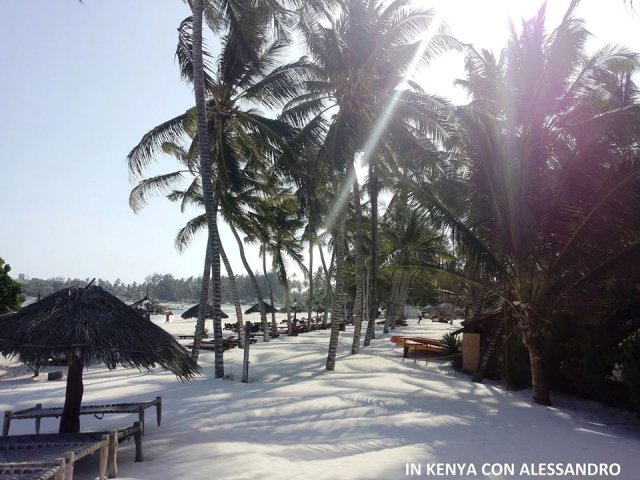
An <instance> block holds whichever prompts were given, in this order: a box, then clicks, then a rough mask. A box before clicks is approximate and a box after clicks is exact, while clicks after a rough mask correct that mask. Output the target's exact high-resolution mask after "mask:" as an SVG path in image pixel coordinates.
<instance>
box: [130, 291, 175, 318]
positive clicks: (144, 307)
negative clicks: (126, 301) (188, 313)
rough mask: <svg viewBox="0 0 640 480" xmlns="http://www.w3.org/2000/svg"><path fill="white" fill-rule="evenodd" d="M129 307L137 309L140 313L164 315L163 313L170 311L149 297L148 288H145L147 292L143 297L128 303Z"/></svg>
mask: <svg viewBox="0 0 640 480" xmlns="http://www.w3.org/2000/svg"><path fill="white" fill-rule="evenodd" d="M130 307H131V308H134V309H135V310H139V311H140V312H142V313H146V314H149V315H164V314H165V313H167V312H168V311H170V310H169V309H168V308H167V307H165V306H164V305H160V304H159V303H158V302H156V301H155V300H152V299H151V298H150V297H149V290H147V293H146V294H145V296H144V297H142V298H141V299H140V300H138V301H137V302H133V303H132V304H131V305H130Z"/></svg>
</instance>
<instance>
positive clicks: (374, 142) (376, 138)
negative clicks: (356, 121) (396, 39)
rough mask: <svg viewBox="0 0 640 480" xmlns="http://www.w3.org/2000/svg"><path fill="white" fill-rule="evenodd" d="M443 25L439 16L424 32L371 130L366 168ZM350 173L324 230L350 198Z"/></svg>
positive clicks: (353, 172)
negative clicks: (402, 96) (421, 60)
mask: <svg viewBox="0 0 640 480" xmlns="http://www.w3.org/2000/svg"><path fill="white" fill-rule="evenodd" d="M441 23H442V17H440V16H439V15H438V16H436V17H434V19H433V21H432V22H431V25H429V29H428V30H426V31H425V32H424V38H423V39H422V42H421V43H420V46H419V47H418V50H417V51H416V53H415V55H414V57H413V59H412V60H411V63H410V64H409V66H408V67H407V69H406V70H405V72H404V75H403V76H402V79H401V80H400V81H399V82H398V84H397V85H396V87H395V88H394V89H393V94H392V95H391V97H390V98H389V100H388V101H387V103H386V105H385V107H384V109H383V111H382V113H381V114H380V116H379V117H378V118H377V119H376V122H375V124H374V125H373V128H372V129H371V133H370V134H369V136H368V137H367V141H366V142H365V144H364V147H363V149H362V157H361V162H362V165H363V166H364V167H366V166H368V165H369V161H370V158H371V155H373V152H374V151H375V149H376V147H377V146H378V143H379V142H380V138H382V135H383V134H384V132H385V130H386V129H387V126H388V125H389V121H390V119H391V115H392V114H393V112H394V111H395V109H396V106H397V104H398V101H399V99H400V95H401V93H402V92H403V91H404V90H406V89H407V88H408V81H409V79H411V77H412V76H413V74H414V73H415V71H416V69H417V68H418V65H419V64H420V59H421V58H422V56H423V55H424V53H425V51H426V50H427V48H429V42H430V41H431V39H432V38H433V37H434V35H435V34H436V32H437V31H438V29H439V28H440V25H441ZM350 172H351V173H350V174H349V175H348V176H347V178H346V179H345V180H346V181H345V182H344V184H343V185H342V187H341V190H340V193H339V195H338V199H337V201H336V203H335V204H334V206H333V208H332V210H331V212H330V213H329V215H328V216H327V220H326V222H325V225H324V228H329V227H331V226H332V225H333V224H334V222H335V220H336V217H337V216H338V214H339V213H340V212H341V211H342V208H343V207H344V204H345V202H346V201H347V199H348V198H349V193H350V192H351V185H352V184H353V182H354V180H355V177H356V169H355V168H354V169H351V170H350Z"/></svg>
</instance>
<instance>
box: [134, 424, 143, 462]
mask: <svg viewBox="0 0 640 480" xmlns="http://www.w3.org/2000/svg"><path fill="white" fill-rule="evenodd" d="M133 428H134V432H133V440H134V442H136V462H143V461H144V457H143V455H142V431H141V428H142V425H140V424H139V423H138V422H133Z"/></svg>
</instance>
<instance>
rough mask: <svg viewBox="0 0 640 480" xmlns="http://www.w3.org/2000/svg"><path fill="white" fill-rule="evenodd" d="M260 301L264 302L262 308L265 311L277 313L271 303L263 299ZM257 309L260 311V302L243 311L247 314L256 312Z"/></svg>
mask: <svg viewBox="0 0 640 480" xmlns="http://www.w3.org/2000/svg"><path fill="white" fill-rule="evenodd" d="M262 303H264V308H265V310H266V311H267V313H278V310H277V309H276V308H275V307H273V306H272V305H271V304H269V303H267V302H265V301H263V302H262ZM259 311H260V304H259V303H256V304H255V305H253V306H252V307H250V308H248V309H246V310H245V312H244V313H246V314H247V315H249V314H250V313H257V312H259Z"/></svg>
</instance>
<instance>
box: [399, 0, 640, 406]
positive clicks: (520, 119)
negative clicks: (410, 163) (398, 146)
mask: <svg viewBox="0 0 640 480" xmlns="http://www.w3.org/2000/svg"><path fill="white" fill-rule="evenodd" d="M574 7H575V2H574V3H572V5H571V7H570V9H569V10H568V11H567V13H566V15H565V17H564V18H563V20H562V22H561V24H560V25H559V26H558V27H557V28H556V29H554V30H552V31H551V32H546V31H545V29H544V7H543V8H542V9H541V10H540V12H539V14H538V15H537V16H536V17H535V18H533V19H532V20H530V21H528V22H525V23H524V25H523V31H522V33H520V34H516V33H515V31H514V32H513V33H512V38H511V40H510V42H509V44H508V46H507V48H506V50H505V52H504V57H503V60H502V61H498V60H496V58H495V57H494V56H492V55H491V54H490V53H488V52H482V53H479V52H477V51H475V50H473V49H472V50H470V51H469V54H468V56H467V62H466V66H467V78H466V79H465V80H464V81H463V82H461V83H462V84H463V85H464V86H465V87H466V88H468V89H469V91H470V93H471V94H472V96H473V101H472V103H471V104H470V105H468V106H467V107H464V108H462V109H460V121H461V126H462V128H463V133H464V135H463V136H462V137H461V139H462V147H461V149H462V150H463V151H464V152H465V155H466V156H467V159H468V164H467V166H466V169H465V170H464V171H463V172H458V173H459V176H458V178H456V179H453V181H451V182H447V181H442V182H432V183H430V184H427V183H426V182H420V181H416V182H408V183H409V184H411V186H410V190H411V192H412V195H413V197H414V199H415V202H416V205H417V206H422V207H423V208H425V209H426V210H427V211H428V212H429V213H430V214H431V216H432V218H433V219H434V220H436V221H439V222H441V223H442V224H444V225H447V226H448V227H449V228H451V229H452V231H453V233H454V234H455V235H454V238H455V241H456V243H457V245H458V246H459V248H460V249H461V250H462V251H464V253H465V257H464V258H465V265H463V267H464V269H462V268H443V269H441V270H444V271H448V272H449V274H451V275H454V276H456V277H457V278H466V279H467V281H468V282H469V283H470V284H471V285H475V286H477V287H479V288H482V289H485V290H486V291H488V292H490V293H493V294H494V295H498V296H500V297H501V298H502V300H503V302H504V303H505V304H506V305H508V306H509V307H510V309H511V310H512V312H513V314H514V316H515V317H516V318H517V319H518V324H519V329H520V332H521V335H522V341H523V343H524V345H525V346H526V348H527V349H528V352H529V359H530V363H531V381H532V387H533V400H534V401H535V402H538V403H542V404H549V403H550V396H549V388H548V385H547V383H546V379H545V375H544V358H543V345H544V341H545V337H546V335H547V332H548V325H549V324H550V323H551V322H553V321H554V320H555V319H557V318H558V316H559V315H560V314H561V313H562V311H563V310H564V308H565V305H567V303H568V302H569V301H570V300H571V299H573V301H576V297H575V296H576V295H578V298H579V293H580V289H581V288H583V287H585V286H586V285H589V284H591V283H590V282H598V281H599V279H601V278H603V275H605V274H606V273H607V272H610V271H611V270H612V269H614V268H616V267H619V266H620V265H621V264H623V262H629V261H630V259H632V258H637V256H638V254H639V250H640V235H639V234H638V231H637V228H635V226H636V225H638V223H639V222H640V217H639V216H638V212H640V205H639V201H640V198H639V196H638V192H639V191H640V158H639V156H638V153H637V152H638V150H637V145H638V143H637V142H638V138H639V137H640V127H639V126H640V105H639V104H638V94H637V89H636V88H635V86H634V85H633V82H632V81H631V78H632V74H633V72H636V71H637V70H638V56H637V55H636V54H635V53H632V52H630V51H628V50H626V49H624V48H621V47H611V46H607V47H604V48H603V49H602V50H600V51H599V52H597V53H596V54H594V55H593V56H591V57H588V56H587V55H585V53H584V45H585V41H586V39H587V37H588V34H587V31H586V29H585V27H584V25H583V23H582V21H580V20H578V19H575V18H573V8H574ZM460 176H462V177H463V178H464V180H465V182H464V183H465V184H466V189H465V190H460V189H459V187H460V185H461V182H460V181H459V180H460ZM454 191H456V192H457V193H458V194H460V193H462V194H463V195H464V198H465V200H466V202H465V204H466V205H467V206H468V208H466V209H464V210H462V211H460V210H459V208H458V207H459V206H458V205H455V204H454V203H455V202H454V203H452V201H451V198H452V192H454ZM469 267H473V268H472V270H473V271H475V272H476V273H477V275H476V276H475V277H474V278H469V277H468V275H466V274H465V273H466V272H468V271H469ZM465 270H466V272H465Z"/></svg>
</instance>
